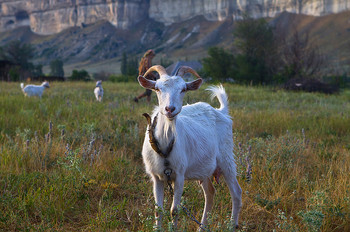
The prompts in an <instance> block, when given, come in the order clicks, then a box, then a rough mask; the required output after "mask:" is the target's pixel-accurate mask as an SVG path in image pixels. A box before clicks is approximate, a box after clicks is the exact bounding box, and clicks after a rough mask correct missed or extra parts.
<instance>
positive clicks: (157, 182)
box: [138, 65, 242, 227]
mask: <svg viewBox="0 0 350 232" xmlns="http://www.w3.org/2000/svg"><path fill="white" fill-rule="evenodd" d="M152 71H156V72H158V73H159V75H160V78H159V79H158V80H157V81H152V80H148V79H146V78H145V77H146V76H147V75H148V74H149V73H150V72H152ZM186 73H191V74H193V75H195V76H196V77H197V78H198V79H196V80H194V81H192V82H185V81H184V80H183V79H182V77H183V76H184V74H186ZM138 81H139V83H140V85H141V86H143V87H144V88H147V89H152V90H154V91H155V92H156V93H157V97H158V101H159V106H157V107H156V108H155V109H154V112H153V115H152V117H151V118H150V117H148V123H149V126H148V130H147V131H146V135H145V136H146V137H145V140H144V143H143V148H142V157H143V161H144V164H145V167H146V172H147V173H148V174H149V175H150V176H151V179H152V181H153V194H154V198H155V203H156V209H157V208H158V207H159V208H161V209H163V199H164V184H166V183H167V182H168V183H170V182H171V183H172V184H173V186H174V198H173V202H172V206H171V214H172V216H175V217H173V223H174V226H175V227H176V226H177V216H176V215H177V208H178V205H179V204H180V200H181V196H182V193H183V187H184V181H185V180H199V183H200V185H201V187H202V189H203V191H204V195H205V207H204V211H203V216H202V220H201V224H202V225H203V226H205V225H206V224H207V215H208V213H209V212H210V210H211V209H212V206H213V200H214V193H215V189H214V187H213V185H212V181H211V176H213V175H214V178H215V179H216V180H217V181H218V178H219V176H220V175H221V174H223V176H224V178H225V181H226V183H227V185H228V188H229V190H230V194H231V198H232V208H233V210H232V215H231V219H232V220H233V222H234V223H235V225H236V226H238V217H239V212H240V209H241V204H242V200H241V196H242V190H241V187H240V186H239V183H238V181H237V179H236V164H235V159H234V154H233V146H234V145H233V138H232V137H233V136H232V120H231V117H230V115H229V110H228V99H227V95H226V93H225V90H224V88H223V87H222V86H219V87H211V88H209V90H210V91H211V92H212V97H217V98H218V100H219V102H220V105H221V106H220V108H219V109H214V108H213V107H212V106H210V105H209V104H207V103H204V102H197V103H195V104H192V105H187V106H183V107H182V102H183V98H184V95H185V92H186V91H189V90H196V89H198V88H199V87H200V86H201V84H202V79H201V78H200V77H199V75H198V74H197V73H196V72H195V71H194V70H193V69H191V68H190V67H186V66H183V67H180V68H179V70H178V71H177V73H176V74H175V76H169V75H168V74H167V73H166V70H165V69H164V68H163V67H162V66H160V65H155V66H152V67H151V68H150V69H149V70H148V71H147V72H146V73H145V75H144V76H139V77H138ZM145 116H147V115H146V114H145ZM152 122H153V123H152ZM157 150H158V151H157ZM164 157H166V158H164ZM156 211H157V210H156ZM155 216H156V225H157V226H158V227H161V221H162V215H161V214H159V213H157V212H156V213H155Z"/></svg>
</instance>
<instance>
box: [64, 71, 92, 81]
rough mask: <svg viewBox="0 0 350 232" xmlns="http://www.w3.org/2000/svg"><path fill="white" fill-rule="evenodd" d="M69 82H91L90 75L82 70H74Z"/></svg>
mask: <svg viewBox="0 0 350 232" xmlns="http://www.w3.org/2000/svg"><path fill="white" fill-rule="evenodd" d="M68 80H70V81H89V80H91V79H90V75H89V73H88V72H87V71H86V70H84V69H82V70H73V72H72V75H71V76H70V77H68Z"/></svg>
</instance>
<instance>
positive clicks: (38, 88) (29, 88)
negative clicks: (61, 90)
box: [21, 81, 50, 98]
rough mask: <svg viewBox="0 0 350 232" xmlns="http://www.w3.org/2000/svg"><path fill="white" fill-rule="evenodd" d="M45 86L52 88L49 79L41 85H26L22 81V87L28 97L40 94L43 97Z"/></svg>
mask: <svg viewBox="0 0 350 232" xmlns="http://www.w3.org/2000/svg"><path fill="white" fill-rule="evenodd" d="M45 88H50V86H49V82H47V81H44V82H43V83H42V84H41V85H26V87H24V84H23V83H21V89H22V91H23V93H24V95H25V96H28V97H31V96H38V97H40V98H41V96H42V95H43V92H44V89H45Z"/></svg>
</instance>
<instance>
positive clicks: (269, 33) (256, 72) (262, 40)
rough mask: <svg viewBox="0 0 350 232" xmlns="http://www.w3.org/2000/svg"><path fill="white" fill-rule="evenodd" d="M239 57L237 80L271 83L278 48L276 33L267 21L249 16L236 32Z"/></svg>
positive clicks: (238, 24) (238, 25)
mask: <svg viewBox="0 0 350 232" xmlns="http://www.w3.org/2000/svg"><path fill="white" fill-rule="evenodd" d="M234 36H235V41H234V44H235V46H236V48H237V49H238V51H239V53H240V54H239V55H238V56H237V67H238V70H237V79H238V80H239V81H241V82H246V83H248V82H253V83H259V84H263V83H270V82H271V81H272V76H273V74H274V69H273V68H274V66H275V65H274V63H273V62H274V60H275V59H276V57H275V56H276V53H277V51H276V48H275V47H276V46H274V44H275V39H274V33H273V30H272V28H271V27H270V26H269V24H268V23H267V21H266V20H265V19H253V18H251V17H249V16H247V15H245V16H244V18H243V20H241V21H238V22H237V25H236V28H235V31H234Z"/></svg>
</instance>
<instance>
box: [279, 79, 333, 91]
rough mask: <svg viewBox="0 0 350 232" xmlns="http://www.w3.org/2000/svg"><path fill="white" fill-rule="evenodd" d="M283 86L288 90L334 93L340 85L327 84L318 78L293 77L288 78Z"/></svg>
mask: <svg viewBox="0 0 350 232" xmlns="http://www.w3.org/2000/svg"><path fill="white" fill-rule="evenodd" d="M283 88H284V89H286V90H299V91H305V92H320V93H326V94H332V93H337V92H339V87H337V86H335V85H332V84H326V83H324V82H321V81H319V80H317V79H304V78H293V79H290V80H288V81H287V82H286V83H285V84H284V85H283Z"/></svg>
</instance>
